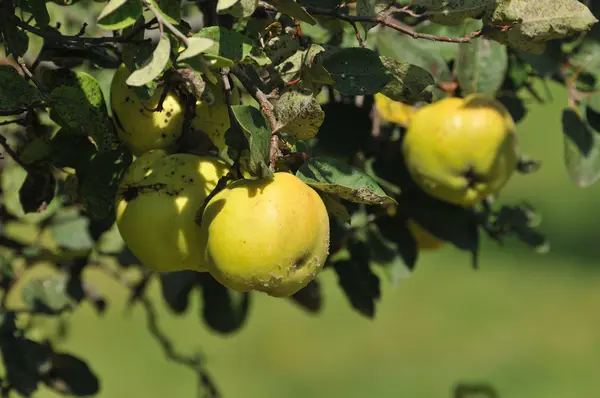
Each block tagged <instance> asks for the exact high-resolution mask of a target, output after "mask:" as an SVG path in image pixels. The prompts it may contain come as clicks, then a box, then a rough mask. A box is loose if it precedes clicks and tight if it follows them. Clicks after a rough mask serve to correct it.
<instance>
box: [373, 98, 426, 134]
mask: <svg viewBox="0 0 600 398" xmlns="http://www.w3.org/2000/svg"><path fill="white" fill-rule="evenodd" d="M373 97H374V99H375V108H376V109H377V112H379V115H380V116H381V117H382V118H383V119H384V120H387V121H388V122H392V123H395V124H398V125H400V126H403V127H407V126H408V124H409V123H410V119H411V117H412V116H413V115H414V114H415V112H416V111H417V108H415V107H414V106H411V105H408V104H405V103H403V102H399V101H394V100H392V99H391V98H389V97H386V96H385V95H383V94H381V93H377V94H375V95H374V96H373Z"/></svg>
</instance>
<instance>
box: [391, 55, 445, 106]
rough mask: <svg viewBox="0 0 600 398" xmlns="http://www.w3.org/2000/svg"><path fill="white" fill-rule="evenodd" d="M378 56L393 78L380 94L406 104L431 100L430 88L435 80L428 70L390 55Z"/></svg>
mask: <svg viewBox="0 0 600 398" xmlns="http://www.w3.org/2000/svg"><path fill="white" fill-rule="evenodd" d="M380 58H381V62H382V63H383V65H384V66H385V67H386V69H387V70H388V71H389V72H390V73H391V74H392V76H393V80H392V81H391V82H389V83H388V84H386V85H385V87H383V88H382V89H381V93H382V94H384V95H385V96H386V97H389V98H391V99H393V100H394V101H401V102H404V103H406V104H414V103H416V102H421V101H425V102H431V101H433V94H432V92H431V88H432V86H433V85H434V84H435V80H434V79H433V76H431V74H430V73H429V72H428V71H426V70H425V69H423V68H421V67H420V66H416V65H411V64H409V63H408V62H403V61H398V60H396V59H393V58H390V57H386V56H382V57H380Z"/></svg>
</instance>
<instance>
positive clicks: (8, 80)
mask: <svg viewBox="0 0 600 398" xmlns="http://www.w3.org/2000/svg"><path fill="white" fill-rule="evenodd" d="M41 101H42V94H41V93H40V92H39V90H38V89H37V87H36V86H33V85H31V84H29V83H28V82H27V80H25V78H24V77H23V76H21V75H20V74H19V72H17V70H16V69H15V68H13V67H12V66H10V65H0V111H13V110H19V109H24V108H26V107H28V106H31V105H33V104H36V103H39V102H41Z"/></svg>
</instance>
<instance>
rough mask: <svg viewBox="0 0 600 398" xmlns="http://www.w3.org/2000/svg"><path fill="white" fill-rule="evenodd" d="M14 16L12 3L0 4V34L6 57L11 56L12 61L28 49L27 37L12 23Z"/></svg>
mask: <svg viewBox="0 0 600 398" xmlns="http://www.w3.org/2000/svg"><path fill="white" fill-rule="evenodd" d="M13 18H17V17H16V16H15V7H14V2H13V1H2V2H0V33H2V39H3V44H4V53H5V54H6V56H9V55H12V56H13V57H14V59H18V58H19V57H22V56H23V55H24V54H25V53H26V52H27V48H28V47H29V37H28V36H27V34H26V33H25V31H24V30H22V29H19V28H17V25H16V23H15V22H13V21H12V19H13Z"/></svg>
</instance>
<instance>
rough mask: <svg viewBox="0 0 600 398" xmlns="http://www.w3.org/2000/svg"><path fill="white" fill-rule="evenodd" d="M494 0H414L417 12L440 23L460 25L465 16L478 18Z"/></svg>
mask: <svg viewBox="0 0 600 398" xmlns="http://www.w3.org/2000/svg"><path fill="white" fill-rule="evenodd" d="M495 3H496V0H444V1H439V0H414V1H413V2H412V4H413V5H414V6H415V7H416V8H417V12H419V13H424V14H425V15H426V16H427V18H428V19H429V20H431V21H433V22H435V23H439V24H442V25H451V26H453V25H460V24H461V23H463V22H464V21H465V20H466V19H467V18H474V19H480V18H481V17H482V16H483V14H484V13H485V12H486V11H487V10H488V9H489V8H490V7H493V6H494V4H495Z"/></svg>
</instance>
